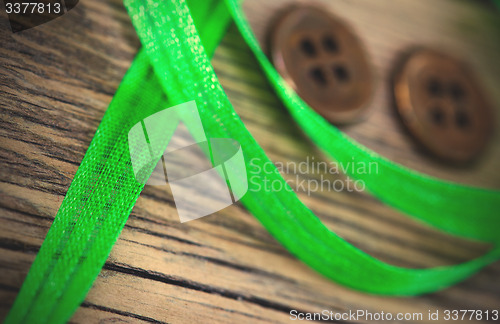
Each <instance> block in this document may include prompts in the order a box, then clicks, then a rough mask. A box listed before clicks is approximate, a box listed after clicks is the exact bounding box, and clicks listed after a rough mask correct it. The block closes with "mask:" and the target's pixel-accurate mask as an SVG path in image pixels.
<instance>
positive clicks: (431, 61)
mask: <svg viewBox="0 0 500 324" xmlns="http://www.w3.org/2000/svg"><path fill="white" fill-rule="evenodd" d="M394 96H395V102H396V106H397V109H398V111H399V114H400V115H401V117H402V119H403V122H404V124H405V125H406V127H407V128H408V130H409V131H410V133H411V134H412V135H413V136H414V137H415V138H416V139H417V140H418V141H419V142H421V143H422V144H423V145H424V146H425V147H426V148H427V149H428V150H429V151H431V152H432V153H434V154H435V155H436V156H438V157H440V158H442V159H445V160H448V161H451V162H456V163H463V162H467V161H470V160H472V159H474V158H475V157H476V156H477V155H478V154H479V153H480V152H481V151H482V150H483V149H484V147H485V146H486V144H487V142H488V140H489V138H490V137H491V133H492V129H493V116H492V111H491V107H490V106H489V104H488V101H487V100H486V98H485V96H484V93H483V91H482V89H481V88H480V87H479V85H478V83H477V80H476V79H475V77H474V75H473V73H472V71H470V70H469V69H468V67H467V66H466V65H465V64H463V63H462V62H460V61H458V60H456V59H454V58H452V57H449V56H447V55H445V54H443V53H440V52H437V51H434V50H430V49H419V50H416V51H414V52H413V53H412V54H411V55H410V56H409V57H408V58H407V59H406V61H405V62H404V63H403V65H402V66H401V67H400V69H399V70H398V71H397V73H396V75H395V78H394Z"/></svg>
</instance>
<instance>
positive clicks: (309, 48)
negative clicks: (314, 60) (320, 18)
mask: <svg viewBox="0 0 500 324" xmlns="http://www.w3.org/2000/svg"><path fill="white" fill-rule="evenodd" d="M300 48H301V49H302V52H304V54H306V55H307V56H311V57H312V56H316V47H315V46H314V44H313V42H312V41H311V40H310V39H307V38H305V39H303V40H302V41H301V42H300Z"/></svg>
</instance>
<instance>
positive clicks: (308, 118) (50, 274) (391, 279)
mask: <svg viewBox="0 0 500 324" xmlns="http://www.w3.org/2000/svg"><path fill="white" fill-rule="evenodd" d="M125 4H126V7H127V10H128V11H129V14H130V16H131V18H132V22H133V24H134V26H135V28H136V30H137V32H138V35H139V37H140V39H141V42H142V44H143V49H142V50H141V51H140V52H139V53H138V55H137V57H136V59H135V60H134V62H133V64H132V66H131V68H130V70H129V71H128V72H127V74H126V76H125V77H124V79H123V81H122V83H121V85H120V88H119V89H118V91H117V93H116V95H115V97H114V98H113V101H112V102H111V104H110V106H109V108H108V110H107V112H106V114H105V116H104V118H103V120H102V122H101V124H100V125H99V128H98V130H97V132H96V135H95V136H94V139H93V140H92V142H91V144H90V147H89V149H88V151H87V153H86V155H85V157H84V159H83V161H82V164H81V165H80V167H79V169H78V171H77V174H76V175H75V178H74V179H73V182H72V184H71V186H70V188H69V190H68V193H67V195H66V197H65V199H64V201H63V203H62V205H61V207H60V209H59V211H58V214H57V215H56V218H55V220H54V223H53V225H52V226H51V229H50V231H49V233H48V234H47V237H46V239H45V241H44V243H43V245H42V247H41V249H40V252H39V254H38V255H37V258H36V259H35V261H34V263H33V265H32V268H31V269H30V272H29V273H28V276H27V277H26V280H25V282H24V284H23V287H22V289H21V291H20V293H19V296H18V297H17V299H16V301H15V304H14V306H13V308H12V309H11V312H10V313H9V315H8V317H7V319H6V323H31V322H35V323H61V322H64V321H67V320H68V319H69V318H70V316H71V315H72V314H73V312H74V311H75V310H76V308H77V307H78V305H79V304H80V303H81V302H82V301H83V299H84V298H85V295H86V294H87V292H88V290H89V289H90V287H91V285H92V283H93V281H94V280H95V278H96V277H97V275H98V273H99V271H100V269H101V268H102V266H103V265H104V262H105V261H106V258H107V256H108V255H109V253H110V251H111V248H112V246H113V244H114V243H115V241H116V239H117V237H118V235H119V233H120V232H121V230H122V228H123V226H124V224H125V222H126V220H127V218H128V215H129V214H130V211H131V209H132V207H133V205H134V204H135V201H136V200H137V197H138V195H139V193H140V191H141V190H142V188H143V186H142V185H141V184H139V183H138V182H137V181H136V180H135V177H134V174H133V171H132V166H131V161H130V155H129V154H130V152H129V149H128V143H127V133H128V130H129V129H130V128H131V127H132V126H133V125H135V124H136V123H137V122H140V121H141V120H143V119H144V118H146V117H147V116H149V115H151V114H153V113H155V112H157V111H159V110H161V109H164V108H165V107H166V104H167V102H168V106H173V105H175V104H180V103H183V102H187V101H191V100H195V101H196V103H197V106H198V109H199V113H200V116H201V119H202V122H203V126H204V129H205V132H206V135H207V136H206V137H207V138H224V137H225V138H232V139H235V140H237V141H239V143H240V144H241V147H242V149H243V153H244V155H245V161H246V166H247V173H249V174H252V175H257V181H252V182H250V183H249V190H248V193H247V194H246V195H245V196H244V197H243V198H242V202H243V204H244V205H245V207H246V208H247V209H248V210H249V211H250V212H252V213H253V214H254V215H255V216H256V217H257V218H258V219H259V220H260V221H261V223H262V224H263V225H264V226H265V227H266V228H267V229H268V230H269V231H270V232H271V234H272V235H273V236H274V237H275V238H276V239H277V240H278V241H280V242H281V243H282V244H283V245H284V246H285V247H287V249H289V250H290V251H291V252H292V253H293V254H294V255H296V256H297V257H298V258H300V259H301V260H302V261H304V262H305V263H307V264H308V265H310V266H311V267H313V268H314V269H316V270H317V271H318V272H320V273H322V274H323V275H325V276H327V277H328V278H331V279H333V280H335V281H337V282H339V283H342V284H344V285H347V286H349V287H352V288H355V289H359V290H362V291H366V292H370V293H377V294H388V295H415V294H421V293H426V292H432V291H436V290H439V289H442V288H444V287H447V286H449V285H451V284H453V283H456V282H458V281H460V280H462V279H464V278H467V277H468V276H470V275H471V274H473V273H474V272H476V271H478V270H479V269H480V268H481V267H483V266H485V265H487V264H489V263H491V262H493V261H495V260H497V259H498V258H499V257H500V248H494V249H493V250H491V251H490V252H489V253H487V254H486V255H484V256H482V257H480V258H477V259H475V260H472V261H469V262H466V263H462V264H459V265H455V266H446V267H437V268H431V269H407V268H401V267H396V266H392V265H389V264H387V263H384V262H381V261H380V260H377V259H375V258H373V257H371V256H370V255H368V254H366V253H364V252H362V251H361V250H359V249H357V248H356V247H354V246H352V245H350V244H349V243H347V242H346V241H344V240H343V239H341V238H340V237H338V236H337V235H336V234H335V233H333V232H331V231H330V230H329V229H328V228H327V227H325V226H324V225H323V224H322V223H321V222H320V220H319V219H318V218H317V217H316V216H315V215H314V214H313V213H312V212H311V210H309V209H308V208H307V207H306V206H305V205H304V204H303V203H302V202H301V201H300V200H299V199H298V198H297V196H296V195H295V194H294V193H293V192H292V191H291V190H290V188H289V187H288V185H287V184H286V182H285V181H284V179H283V178H282V177H281V175H280V174H279V172H278V170H277V169H273V170H272V171H269V172H266V173H264V172H259V168H260V167H262V166H263V165H264V164H266V165H269V163H270V160H269V158H268V157H267V156H266V155H265V153H264V151H263V150H262V149H261V148H260V146H259V145H258V143H257V142H256V141H255V140H254V139H253V137H252V136H251V134H250V133H249V132H248V131H247V130H246V128H245V126H244V125H243V123H242V122H241V120H240V118H239V117H238V116H237V114H236V113H235V111H234V109H233V108H232V106H231V103H230V102H229V100H228V98H227V96H226V95H225V93H224V91H223V89H222V87H221V86H220V84H219V82H218V80H217V77H216V75H215V74H214V72H213V69H212V66H211V64H210V62H209V58H208V56H207V54H212V53H213V51H214V49H215V47H216V45H217V43H218V41H219V40H220V38H221V37H222V35H223V33H224V30H225V26H226V24H227V22H228V18H229V14H231V15H232V16H233V18H234V21H235V22H236V24H237V26H238V28H239V29H240V31H241V33H242V35H243V37H244V39H245V40H246V42H247V43H248V45H249V46H250V48H251V49H252V51H253V52H254V54H255V56H256V57H257V59H258V60H259V62H260V64H261V65H262V67H263V69H264V72H265V73H266V74H267V76H268V78H269V80H270V82H271V84H272V85H273V87H274V88H275V90H276V92H277V93H278V95H279V96H280V97H281V99H282V100H283V102H284V103H285V105H286V106H287V108H288V109H289V111H290V113H291V115H292V116H293V117H294V119H295V120H296V121H297V122H298V123H299V125H300V126H301V127H302V129H303V130H304V131H305V132H306V134H307V135H308V136H310V137H311V139H312V140H313V141H314V142H315V143H316V144H317V145H318V146H319V147H320V148H322V149H323V150H324V151H325V152H326V153H328V154H329V155H330V156H332V157H334V158H335V159H336V160H337V161H338V162H343V161H351V160H352V157H355V158H356V161H366V162H373V161H375V162H377V163H378V164H379V172H378V174H372V175H362V176H360V175H355V176H354V177H357V178H358V179H362V180H363V181H364V182H365V183H366V186H367V188H368V189H369V190H370V192H371V193H373V194H374V195H376V196H377V197H378V198H379V199H381V200H382V201H384V202H386V203H388V204H390V205H391V206H393V207H395V208H397V209H399V210H402V211H404V212H406V213H408V214H410V215H412V216H413V217H416V218H418V219H420V220H423V221H425V222H427V223H429V224H431V225H433V226H435V227H437V228H440V229H442V230H445V231H447V232H449V233H453V234H458V235H461V236H464V237H468V238H475V239H480V240H483V241H485V242H493V243H496V242H498V241H499V237H498V235H497V234H496V229H497V228H498V225H499V222H500V221H499V218H498V215H497V214H498V210H499V208H498V207H499V203H500V194H499V193H498V192H497V191H492V190H486V189H480V188H471V187H467V186H463V185H458V184H453V183H449V182H444V181H441V180H439V179H435V178H431V177H428V176H425V175H423V174H420V173H417V172H415V171H412V170H408V169H406V168H404V167H402V166H400V165H397V164H394V163H392V162H391V161H388V160H387V159H385V158H383V157H380V156H378V155H377V154H375V153H374V152H372V151H369V150H368V149H366V148H364V147H362V146H361V145H359V144H358V143H356V142H355V141H353V140H352V139H350V138H348V137H347V136H345V135H344V134H342V133H341V132H340V131H339V130H338V129H336V128H335V127H333V126H331V125H330V124H329V123H327V122H326V121H325V120H324V119H323V118H322V117H321V116H319V115H317V114H316V113H315V112H314V111H313V110H312V109H311V108H310V107H308V106H307V105H306V104H305V103H304V102H303V101H302V100H301V99H300V98H299V97H298V96H297V95H296V94H295V93H294V92H293V91H292V90H291V89H290V88H289V87H288V86H287V84H286V83H285V82H284V81H283V80H282V78H281V77H280V76H279V75H278V73H277V72H276V71H275V70H274V68H273V67H272V65H271V64H270V63H269V61H268V60H267V58H266V56H265V55H264V54H263V53H262V51H261V49H260V48H259V46H258V43H257V41H256V40H255V37H254V35H253V33H252V31H251V30H250V28H249V26H248V23H247V22H246V20H245V19H244V17H243V15H242V12H241V10H240V8H239V6H238V4H237V2H236V1H235V0H227V1H226V4H227V7H226V5H225V4H224V3H223V2H222V1H216V2H215V3H212V2H209V1H203V0H192V1H190V7H191V8H192V11H191V12H190V11H189V9H188V5H187V4H186V3H185V1H183V0H173V1H155V0H126V1H125ZM208 8H210V10H208ZM193 18H194V21H193ZM194 22H196V27H197V28H195V25H194ZM197 30H198V31H200V33H198V32H197ZM200 37H201V39H200ZM202 40H203V43H202ZM165 94H166V96H165ZM167 142H168V140H166V142H165V147H166V145H167V144H168V143H167ZM159 158H160V157H159V156H158V159H159ZM252 159H253V163H250V160H252ZM255 161H260V162H259V163H256V162H255ZM149 163H150V164H149V170H150V172H152V170H153V168H154V164H153V163H151V162H149ZM266 169H267V170H269V167H267V168H266ZM260 170H262V169H260ZM254 180H255V178H254ZM264 181H270V182H272V183H278V182H279V183H280V184H281V185H282V186H283V188H287V189H288V190H287V189H284V190H282V191H279V192H265V191H259V190H257V189H258V188H256V187H255V186H256V185H257V184H258V183H259V182H260V183H263V182H264Z"/></svg>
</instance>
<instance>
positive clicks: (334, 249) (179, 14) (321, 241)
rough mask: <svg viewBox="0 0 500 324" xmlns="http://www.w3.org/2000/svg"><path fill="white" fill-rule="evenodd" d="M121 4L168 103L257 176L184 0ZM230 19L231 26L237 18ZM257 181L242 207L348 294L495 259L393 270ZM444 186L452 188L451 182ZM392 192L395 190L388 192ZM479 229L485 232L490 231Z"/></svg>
mask: <svg viewBox="0 0 500 324" xmlns="http://www.w3.org/2000/svg"><path fill="white" fill-rule="evenodd" d="M125 4H126V7H127V9H128V10H129V14H130V16H131V17H132V22H133V24H134V26H135V28H136V30H137V33H138V35H139V37H140V39H141V41H142V43H143V46H144V50H145V51H146V52H147V53H148V57H149V59H150V61H151V64H152V65H153V67H154V70H155V73H156V75H157V76H158V77H159V79H160V83H161V85H162V87H163V90H164V91H165V93H167V94H168V95H169V98H170V99H171V101H172V103H182V102H186V101H190V100H193V99H194V100H196V102H197V104H198V109H199V113H200V115H201V118H202V121H203V124H204V127H205V131H206V133H207V138H212V137H213V138H221V137H228V138H233V139H236V140H237V141H239V143H240V144H241V146H242V148H243V152H244V155H245V158H246V166H247V173H249V174H250V173H251V174H252V175H255V174H259V171H258V167H259V165H258V164H257V163H255V160H254V163H250V160H251V159H253V158H255V159H258V160H260V161H261V162H260V163H261V165H260V167H261V168H260V169H262V166H263V165H264V164H269V162H270V160H269V159H268V158H267V157H266V155H265V153H264V151H263V150H262V149H261V148H260V147H259V145H258V144H257V143H256V141H255V140H254V139H253V137H252V136H251V134H250V133H249V132H248V131H247V130H246V128H245V126H244V125H243V123H242V122H241V120H240V119H239V117H238V116H237V115H236V113H235V111H234V109H233V108H232V106H231V103H230V102H229V100H228V98H227V96H226V95H225V93H224V91H223V89H222V87H221V86H220V84H219V82H218V81H217V77H216V75H215V74H214V72H213V69H212V66H211V65H210V62H209V59H208V57H207V56H206V54H205V53H204V51H203V47H202V45H201V41H200V39H199V36H198V34H197V31H196V29H195V28H194V25H193V21H192V19H191V17H190V15H189V10H188V7H187V5H186V4H185V2H184V1H182V0H177V1H168V2H157V1H154V0H149V1H148V0H137V1H134V0H125ZM228 4H229V7H230V8H233V9H234V8H237V7H236V5H237V4H236V3H235V2H232V1H228ZM153 8H154V10H153ZM234 13H235V12H234V11H233V14H234ZM169 17H176V18H177V19H175V20H172V19H169ZM236 18H237V19H236V20H237V21H238V20H240V19H241V17H238V16H236ZM273 81H274V80H273ZM293 107H296V106H293ZM303 108H304V107H298V109H303ZM311 117H314V115H311ZM313 123H314V121H313ZM316 125H317V124H316ZM325 125H326V124H325ZM327 126H328V127H331V126H330V125H327ZM337 132H338V131H337ZM339 133H340V132H339ZM343 144H346V142H345V141H344V143H343ZM343 149H345V148H342V150H343ZM353 151H354V149H352V150H351V151H350V152H351V153H352V152H353ZM371 157H372V158H373V156H371ZM404 171H405V170H404V169H401V170H400V171H399V172H398V173H396V174H394V175H392V176H393V177H395V178H396V177H397V176H399V175H400V174H401V173H402V172H404ZM412 174H413V173H412ZM259 176H260V181H252V183H250V184H249V190H248V192H247V194H246V195H245V196H244V197H243V199H242V202H243V204H244V205H245V207H246V208H247V209H248V210H250V211H251V212H252V214H254V215H255V216H256V217H257V218H258V219H259V220H260V221H261V222H262V224H263V225H264V226H265V227H266V228H267V229H268V230H269V231H270V232H271V233H272V234H273V236H274V237H276V238H277V239H278V240H279V241H280V242H281V243H282V244H283V245H284V246H286V247H287V248H288V249H289V250H290V251H291V252H292V253H293V254H295V255H296V256H297V257H298V258H300V259H301V260H303V261H304V262H305V263H307V264H308V265H310V266H311V267H313V268H315V269H316V270H317V271H319V272H320V273H322V274H324V275H325V276H327V277H329V278H331V279H333V280H335V281H337V282H340V283H342V284H345V285H347V286H349V287H352V288H355V289H359V290H362V291H367V292H371V293H378V294H388V295H414V294H419V293H425V292H431V291H435V290H438V289H441V288H443V287H446V286H449V285H450V284H453V283H455V282H457V281H459V280H462V279H464V278H466V277H467V276H469V275H470V274H472V273H474V272H475V271H477V270H478V269H479V268H481V267H482V266H484V265H485V264H488V263H490V262H492V261H494V260H496V259H497V258H498V257H499V255H500V249H494V250H492V251H491V252H490V253H488V254H486V255H485V256H483V257H482V258H479V259H476V260H473V261H470V262H467V263H464V264H461V265H457V266H450V267H439V268H433V269H406V268H400V267H395V266H392V265H389V264H386V263H383V262H381V261H379V260H377V259H375V258H373V257H371V256H369V255H368V254H366V253H364V252H362V251H360V250H359V249H357V248H356V247H353V246H352V245H350V244H348V243H347V242H345V241H344V240H343V239H341V238H340V237H338V236H337V235H336V234H335V233H333V232H331V231H330V230H329V229H328V228H326V227H325V226H324V225H323V224H322V223H321V222H320V221H319V219H318V218H317V217H316V216H315V215H314V214H313V213H312V212H311V211H310V210H309V209H308V208H307V207H306V206H305V205H304V204H303V203H302V202H301V201H300V200H299V199H298V198H297V196H296V195H295V193H293V192H291V190H282V191H278V192H266V191H262V190H260V191H259V190H258V189H257V188H255V183H256V182H257V183H259V182H260V183H263V182H264V181H265V180H267V181H268V182H270V183H276V182H281V185H282V187H283V188H288V187H287V184H286V182H285V181H284V180H283V178H282V177H281V176H280V174H279V172H278V170H277V169H275V170H274V172H272V173H268V174H263V173H260V174H259ZM386 176H389V175H388V174H386ZM433 181H434V182H433V183H441V182H439V181H438V180H433ZM446 185H447V186H448V187H450V188H452V187H453V185H452V184H446ZM438 188H440V187H438ZM461 188H465V187H461ZM470 190H472V191H474V189H470ZM478 192H486V193H488V194H487V197H491V196H494V195H493V194H494V193H493V192H491V193H490V192H488V191H486V190H485V191H478ZM391 194H392V195H397V194H399V193H398V192H396V191H392V190H391ZM427 194H428V196H430V194H429V193H427ZM435 194H436V195H437V194H438V192H435ZM490 194H491V196H490ZM428 199H429V197H428ZM448 203H449V202H448ZM476 206H477V205H476ZM449 222H450V223H451V221H449ZM472 224H474V222H469V226H471V225H472ZM465 230H466V229H465V228H464V231H465ZM479 231H480V230H478V232H479ZM486 231H487V233H489V229H487V230H486Z"/></svg>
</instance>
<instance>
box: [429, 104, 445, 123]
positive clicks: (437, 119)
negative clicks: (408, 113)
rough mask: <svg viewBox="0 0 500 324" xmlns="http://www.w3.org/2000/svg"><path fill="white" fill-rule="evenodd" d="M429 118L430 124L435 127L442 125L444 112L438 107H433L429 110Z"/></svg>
mask: <svg viewBox="0 0 500 324" xmlns="http://www.w3.org/2000/svg"><path fill="white" fill-rule="evenodd" d="M429 112H430V117H431V120H432V122H433V123H434V124H435V125H437V126H443V125H444V112H443V110H442V109H441V108H440V107H433V108H431V109H430V111H429Z"/></svg>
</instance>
